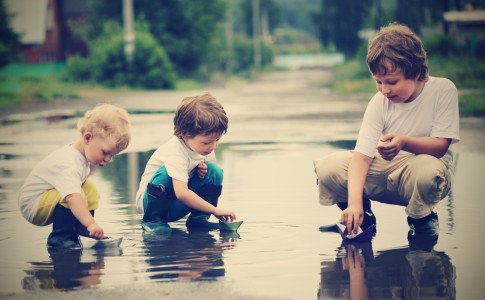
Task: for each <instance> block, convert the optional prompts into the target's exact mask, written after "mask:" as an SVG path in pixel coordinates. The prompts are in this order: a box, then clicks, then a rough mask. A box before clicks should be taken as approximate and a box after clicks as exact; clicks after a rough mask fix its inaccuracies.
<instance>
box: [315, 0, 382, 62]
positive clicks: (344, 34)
mask: <svg viewBox="0 0 485 300" xmlns="http://www.w3.org/2000/svg"><path fill="white" fill-rule="evenodd" d="M371 5H372V0H359V1H352V0H322V12H321V14H320V15H319V16H318V17H317V22H318V27H319V33H320V40H321V42H322V44H323V45H324V46H329V45H330V44H334V45H335V47H336V48H337V50H338V51H340V52H342V53H343V54H344V55H345V56H346V57H352V56H354V55H355V53H356V52H357V50H358V49H359V47H360V45H361V40H360V38H359V30H361V29H362V25H363V23H364V20H365V18H366V17H367V16H368V15H369V8H370V7H371Z"/></svg>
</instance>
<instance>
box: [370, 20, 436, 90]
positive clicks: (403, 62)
mask: <svg viewBox="0 0 485 300" xmlns="http://www.w3.org/2000/svg"><path fill="white" fill-rule="evenodd" d="M367 65H368V67H369V70H370V72H371V73H372V74H387V73H388V72H393V71H395V70H396V69H399V70H401V71H402V72H403V74H404V77H405V78H406V79H414V78H416V77H417V76H418V80H420V81H424V80H427V79H428V66H427V56H426V51H425V50H424V46H423V43H422V42H421V39H420V38H419V37H418V36H417V35H416V34H415V33H414V32H413V31H412V30H411V29H410V28H409V27H407V26H405V25H401V24H398V23H391V24H389V25H387V26H384V27H382V28H381V29H380V30H379V31H378V32H377V34H376V36H375V37H374V38H373V39H372V40H370V41H369V46H368V48H367ZM389 68H391V69H389Z"/></svg>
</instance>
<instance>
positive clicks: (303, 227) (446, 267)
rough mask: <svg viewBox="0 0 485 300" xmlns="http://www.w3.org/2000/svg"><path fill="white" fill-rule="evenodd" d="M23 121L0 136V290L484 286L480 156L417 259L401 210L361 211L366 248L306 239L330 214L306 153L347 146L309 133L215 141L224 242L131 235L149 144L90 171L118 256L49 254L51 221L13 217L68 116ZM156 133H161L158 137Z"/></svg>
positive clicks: (298, 295) (321, 291) (154, 118)
mask: <svg viewBox="0 0 485 300" xmlns="http://www.w3.org/2000/svg"><path fill="white" fill-rule="evenodd" d="M160 118H162V119H163V120H166V121H167V122H168V121H170V116H165V115H164V114H159V115H146V116H139V119H136V120H135V123H136V124H137V126H142V127H143V128H151V127H150V126H152V125H153V124H154V123H155V122H159V121H160ZM28 122H31V121H28ZM32 122H33V121H32ZM37 122H40V121H37ZM23 123H24V122H21V123H17V124H12V125H9V126H10V127H8V128H7V127H2V128H1V130H2V136H4V137H7V138H6V139H5V141H6V142H2V143H1V144H0V153H1V154H0V170H1V172H0V173H1V174H2V179H1V181H0V249H1V250H0V251H1V260H0V270H1V271H0V291H1V293H15V292H22V291H39V290H49V291H54V290H77V289H86V288H90V287H96V288H98V289H110V288H113V287H118V286H119V287H121V286H125V285H127V286H129V285H132V284H133V282H136V283H137V284H142V283H150V282H160V283H159V284H163V283H164V282H178V281H185V282H186V281H211V282H214V283H215V284H221V285H222V284H226V283H230V284H231V285H232V286H233V287H234V289H235V291H237V292H240V293H241V294H242V295H252V296H255V297H256V296H263V297H269V298H277V297H282V298H291V299H315V298H321V299H324V298H350V297H351V296H352V295H361V296H365V295H367V296H368V297H369V298H406V299H407V298H418V297H423V298H433V299H436V298H437V299H440V298H441V299H454V298H459V299H463V298H465V299H471V298H475V297H479V295H482V294H483V292H485V287H482V286H483V284H481V282H482V281H483V279H484V278H485V274H484V271H483V270H485V262H484V260H483V259H481V256H482V254H483V253H485V252H484V250H485V243H484V242H485V238H484V237H483V235H481V234H477V235H474V234H473V233H472V230H479V229H480V227H479V226H480V224H477V223H475V222H474V221H473V220H477V219H478V220H481V214H482V212H483V211H484V210H485V202H484V201H483V193H482V191H481V188H480V186H481V185H483V182H482V181H483V178H485V155H484V154H480V153H470V152H464V153H459V155H458V159H457V167H456V177H455V188H454V190H453V193H452V196H450V197H448V198H446V199H444V200H443V201H442V202H441V203H440V204H439V205H438V207H437V212H438V214H439V218H440V239H439V241H438V244H437V245H436V246H435V247H434V250H433V251H422V250H419V249H418V250H415V249H409V246H408V242H407V238H406V237H407V224H406V218H405V214H404V209H403V208H402V207H392V206H388V205H382V204H379V203H375V204H373V210H374V212H375V214H376V217H377V222H378V223H377V226H378V227H377V231H378V233H377V236H376V237H375V239H374V240H373V242H372V244H369V245H353V246H349V245H342V241H341V238H340V236H339V235H338V234H332V233H321V232H319V230H318V227H319V226H320V225H322V224H328V223H332V222H335V221H336V220H337V218H338V217H339V211H338V208H336V207H328V208H324V207H322V206H320V205H319V204H318V201H317V187H316V184H315V175H314V172H313V163H312V162H313V159H314V158H317V157H321V156H323V155H325V154H326V153H329V152H331V151H335V150H338V149H344V148H345V149H348V148H351V147H352V146H353V144H354V143H355V141H352V140H349V139H346V138H344V139H341V140H339V139H333V141H332V142H316V141H318V139H313V138H312V136H311V132H312V131H311V130H310V131H306V134H307V135H299V136H297V137H295V138H289V139H279V138H278V137H277V136H274V138H273V139H263V138H262V136H260V137H256V138H253V139H247V142H245V141H244V137H245V136H247V135H245V134H243V135H236V136H235V137H233V138H229V139H228V140H227V142H226V143H223V144H221V146H220V147H219V149H218V153H217V155H218V159H219V164H220V165H221V166H222V167H223V169H224V176H225V178H224V189H223V194H222V196H221V200H220V204H219V206H220V207H223V208H227V209H231V210H234V211H235V212H236V213H237V215H238V218H239V219H240V220H243V221H244V223H243V225H242V226H241V227H240V229H239V230H238V232H237V234H226V233H221V232H218V231H215V232H210V233H205V234H203V233H193V232H188V231H187V230H186V228H185V224H184V220H182V221H179V222H175V223H173V225H172V227H173V228H174V231H173V232H172V234H170V235H167V236H163V237H162V236H154V235H150V234H144V233H143V232H142V230H141V227H140V220H141V217H142V216H141V215H140V214H138V213H137V212H136V210H135V206H134V203H133V201H134V200H133V199H134V194H135V192H136V189H137V185H138V178H139V176H140V175H141V172H142V171H143V168H144V166H145V162H146V161H147V160H148V158H149V157H150V155H151V153H152V150H149V149H146V151H145V150H143V151H141V150H140V151H138V150H137V151H131V152H130V153H125V154H122V155H119V156H117V157H115V158H114V161H113V162H112V163H111V164H109V165H108V166H106V167H105V168H103V169H100V170H99V171H98V172H97V173H95V174H94V176H93V180H94V181H95V182H96V184H97V187H98V189H99V192H100V194H101V203H100V207H99V209H98V210H97V211H96V219H97V221H98V222H99V223H100V224H101V225H102V226H103V228H104V229H105V231H106V233H107V234H108V235H122V236H124V240H123V243H122V247H121V249H119V250H115V251H95V250H83V251H73V252H70V253H68V254H63V255H60V254H59V253H49V252H48V251H47V249H46V246H45V243H46V239H47V236H48V234H49V232H50V230H51V228H50V227H35V226H33V225H31V224H29V223H28V222H26V221H25V220H24V219H23V218H22V217H21V215H20V212H19V210H18V206H17V192H18V189H19V188H20V186H21V184H22V182H23V180H24V178H25V177H26V176H27V174H28V172H29V171H30V168H31V167H32V166H33V165H34V164H35V163H36V162H37V161H38V160H39V159H40V158H41V157H43V156H45V155H46V154H47V153H49V152H50V151H52V150H53V149H55V148H57V147H58V145H59V138H61V139H62V140H64V141H69V140H74V139H75V137H76V132H75V130H73V124H74V123H75V120H74V119H65V120H61V121H59V122H56V123H54V124H48V123H45V122H41V123H38V124H37V125H36V126H32V125H35V124H33V123H30V124H29V126H27V125H25V124H23ZM302 126H306V125H302ZM334 126H337V125H334ZM235 127H237V126H235ZM28 128H30V129H28ZM46 128H47V129H48V133H43V131H45V130H46ZM157 128H158V127H156V126H155V127H154V128H153V129H151V130H152V131H151V133H153V132H155V131H156V130H157ZM293 129H294V130H295V132H296V131H297V130H296V129H295V128H293ZM135 131H137V132H138V133H140V131H142V130H141V129H140V128H137V129H135ZM250 131H251V130H250ZM252 132H254V131H252ZM308 132H310V133H308ZM151 133H150V134H151ZM31 134H32V135H35V137H36V138H35V139H33V138H32V136H31ZM158 134H159V135H158V139H163V138H164V137H165V136H167V135H169V131H167V130H165V131H163V132H161V133H160V132H159V133H158ZM137 136H138V143H137V145H138V148H141V149H143V148H149V146H150V145H151V143H153V141H150V142H147V141H145V140H143V139H147V138H148V136H149V134H147V133H146V132H145V133H144V134H138V135H137ZM140 136H141V137H140ZM155 142H156V141H155ZM34 145H35V146H34ZM350 267H352V268H350ZM351 271H352V272H351ZM356 279H358V280H356ZM351 286H352V287H355V286H358V289H357V290H356V289H355V288H354V289H351ZM357 292H359V293H360V294H356V293H357Z"/></svg>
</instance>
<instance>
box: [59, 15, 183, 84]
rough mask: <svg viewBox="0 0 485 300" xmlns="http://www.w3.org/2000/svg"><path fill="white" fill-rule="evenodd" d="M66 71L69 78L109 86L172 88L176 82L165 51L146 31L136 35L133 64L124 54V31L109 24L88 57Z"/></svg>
mask: <svg viewBox="0 0 485 300" xmlns="http://www.w3.org/2000/svg"><path fill="white" fill-rule="evenodd" d="M66 69H67V73H66V76H67V78H68V79H72V80H79V81H92V82H97V83H102V84H106V85H108V86H123V85H128V86H132V87H141V88H148V89H157V88H167V89H171V88H173V87H174V86H175V80H176V75H175V72H174V70H173V68H172V64H171V63H170V60H169V58H168V56H167V54H166V53H165V50H164V48H163V47H162V46H160V45H159V44H158V43H157V41H156V40H155V38H154V37H153V36H152V35H151V34H150V33H149V32H148V30H145V29H143V28H141V30H138V31H137V32H136V38H135V53H134V56H133V58H132V61H131V63H130V62H129V61H128V60H127V59H126V57H125V53H124V39H123V32H122V29H121V27H120V26H119V25H117V24H114V23H108V24H106V25H105V27H104V29H103V33H102V34H101V36H100V37H99V38H98V39H96V40H95V41H94V42H91V43H89V56H88V57H87V58H80V57H74V58H71V59H69V60H68V63H67V68H66Z"/></svg>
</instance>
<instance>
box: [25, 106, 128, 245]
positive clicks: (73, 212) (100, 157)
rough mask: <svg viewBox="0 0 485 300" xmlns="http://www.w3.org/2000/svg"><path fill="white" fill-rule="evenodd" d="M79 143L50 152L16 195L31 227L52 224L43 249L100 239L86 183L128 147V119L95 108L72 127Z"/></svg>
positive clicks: (92, 190) (94, 198)
mask: <svg viewBox="0 0 485 300" xmlns="http://www.w3.org/2000/svg"><path fill="white" fill-rule="evenodd" d="M78 130H79V132H80V133H81V136H80V137H79V139H78V140H77V141H76V142H75V143H72V144H68V145H65V146H63V147H61V148H60V149H57V150H56V151H54V152H52V153H51V154H50V155H48V156H47V157H46V158H44V159H43V160H42V161H41V162H40V163H38V164H37V165H36V166H35V167H34V169H33V170H32V171H31V172H30V174H29V175H28V176H27V179H26V180H25V183H24V184H23V186H22V187H21V189H20V196H19V206H20V211H21V212H22V215H23V216H24V218H25V219H26V220H27V221H29V222H30V223H32V224H34V225H37V226H45V225H48V224H50V223H52V224H53V225H52V232H51V233H50V235H49V237H48V239H47V246H48V248H50V249H51V248H67V249H76V248H79V247H80V244H79V240H78V237H79V235H86V236H91V237H93V238H96V239H102V238H104V230H103V228H101V226H99V225H98V224H97V223H96V221H95V220H94V210H95V209H97V208H98V201H99V194H98V192H97V190H96V186H95V184H94V183H93V182H92V180H90V179H89V178H88V177H89V175H90V174H91V173H92V171H93V169H94V168H97V167H103V166H105V165H106V164H108V163H109V162H111V160H112V158H113V156H115V155H116V154H118V153H119V152H121V151H122V150H124V149H126V147H127V146H128V143H129V141H130V129H129V122H128V113H127V112H126V110H124V109H122V108H119V107H116V106H114V105H111V104H100V105H97V106H96V107H94V108H93V109H92V110H90V111H88V112H86V114H85V115H84V118H82V119H81V120H80V121H79V122H78Z"/></svg>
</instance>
